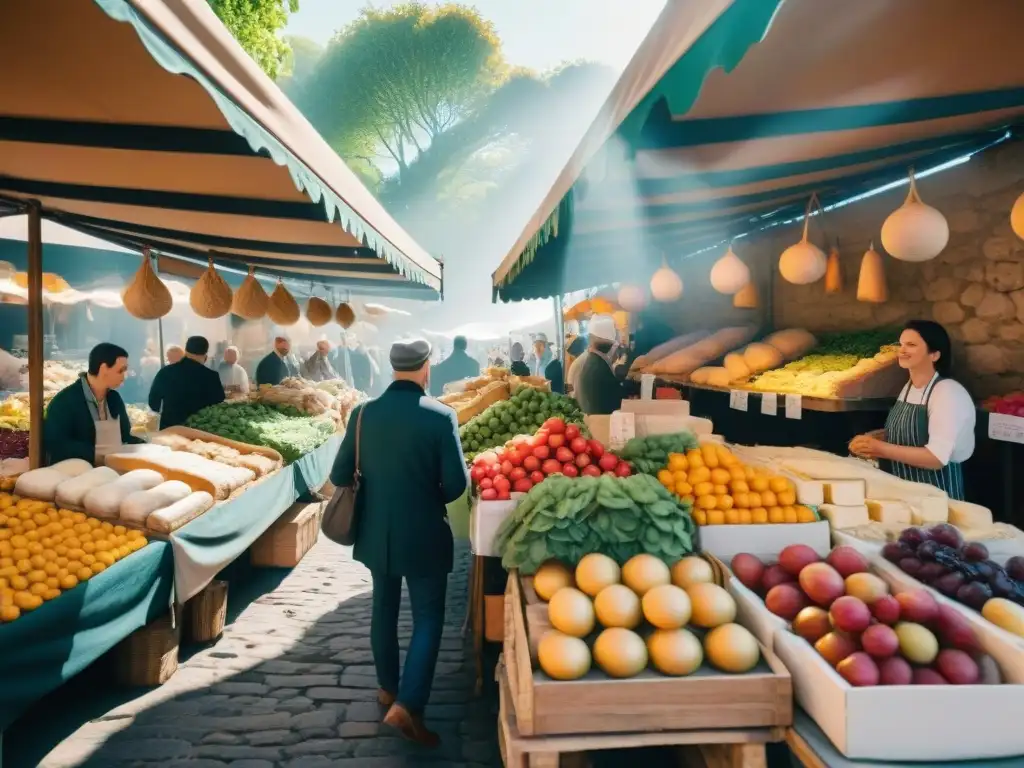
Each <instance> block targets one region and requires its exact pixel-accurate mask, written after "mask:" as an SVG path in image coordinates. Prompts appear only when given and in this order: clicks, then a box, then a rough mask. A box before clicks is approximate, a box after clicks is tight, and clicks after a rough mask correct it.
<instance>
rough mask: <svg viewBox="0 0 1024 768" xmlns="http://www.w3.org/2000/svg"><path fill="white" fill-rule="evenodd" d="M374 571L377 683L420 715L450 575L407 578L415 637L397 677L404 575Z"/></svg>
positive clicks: (372, 632)
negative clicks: (399, 619)
mask: <svg viewBox="0 0 1024 768" xmlns="http://www.w3.org/2000/svg"><path fill="white" fill-rule="evenodd" d="M372 575H373V616H372V618H371V620H370V646H371V648H372V649H373V663H374V666H376V668H377V683H378V685H380V687H381V688H383V689H384V690H385V691H387V692H389V693H392V694H396V695H397V697H398V703H399V704H401V705H402V706H404V707H405V708H406V709H407V710H409V712H411V713H413V714H422V713H423V710H424V709H425V708H426V706H427V700H428V699H429V698H430V687H431V685H432V684H433V682H434V667H435V666H436V664H437V653H438V651H439V650H440V648H441V632H442V631H443V630H444V603H445V596H446V594H447V592H448V576H447V574H439V575H437V576H411V577H406V579H405V583H406V588H407V589H408V590H409V603H410V604H411V606H412V640H411V641H410V642H409V649H408V651H407V652H406V655H405V669H404V670H402V672H401V676H399V649H398V612H399V608H400V607H401V603H402V577H401V576H385V575H382V574H379V573H374V574H372Z"/></svg>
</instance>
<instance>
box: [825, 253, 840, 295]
mask: <svg viewBox="0 0 1024 768" xmlns="http://www.w3.org/2000/svg"><path fill="white" fill-rule="evenodd" d="M842 292H843V265H842V263H840V261H839V248H837V247H836V246H832V250H831V251H830V252H829V254H828V264H827V265H826V266H825V293H842Z"/></svg>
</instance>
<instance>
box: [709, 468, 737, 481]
mask: <svg viewBox="0 0 1024 768" xmlns="http://www.w3.org/2000/svg"><path fill="white" fill-rule="evenodd" d="M731 480H732V475H730V474H729V470H727V469H721V468H719V469H712V470H711V482H712V483H714V484H715V485H728V484H729V482H730V481H731Z"/></svg>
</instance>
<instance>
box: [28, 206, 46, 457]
mask: <svg viewBox="0 0 1024 768" xmlns="http://www.w3.org/2000/svg"><path fill="white" fill-rule="evenodd" d="M43 334H44V328H43V214H42V208H41V206H40V205H39V203H38V202H37V201H35V200H33V201H32V202H30V203H29V204H28V411H29V424H30V427H29V441H28V460H29V466H30V467H31V468H32V469H36V468H38V467H41V466H43Z"/></svg>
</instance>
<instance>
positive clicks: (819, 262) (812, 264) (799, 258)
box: [779, 216, 828, 285]
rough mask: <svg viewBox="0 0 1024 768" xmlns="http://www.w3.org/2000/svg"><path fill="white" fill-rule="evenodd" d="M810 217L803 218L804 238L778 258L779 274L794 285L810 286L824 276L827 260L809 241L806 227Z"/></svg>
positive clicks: (819, 249) (808, 224)
mask: <svg viewBox="0 0 1024 768" xmlns="http://www.w3.org/2000/svg"><path fill="white" fill-rule="evenodd" d="M810 223H811V218H810V216H804V236H803V237H802V238H800V242H798V243H797V244H796V245H791V246H789V248H787V249H786V250H784V251H783V252H782V256H780V257H779V272H780V273H782V277H783V278H785V280H786V281H787V282H790V283H793V284H794V285H810V284H811V283H816V282H817V281H818V280H821V278H822V277H823V276H824V275H825V269H826V267H827V265H828V260H827V259H826V258H825V254H824V253H823V252H822V250H821V248H819V247H818V246H816V245H815V244H814V243H812V242H811V241H810V238H809V237H808V227H809V226H810Z"/></svg>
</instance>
